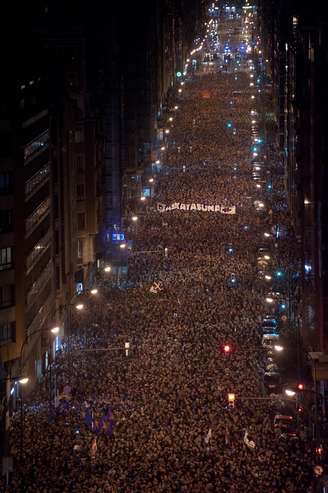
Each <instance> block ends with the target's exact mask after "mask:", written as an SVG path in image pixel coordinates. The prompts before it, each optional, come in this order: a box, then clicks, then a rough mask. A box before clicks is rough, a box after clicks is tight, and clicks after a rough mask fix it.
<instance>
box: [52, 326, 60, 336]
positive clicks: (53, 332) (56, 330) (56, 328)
mask: <svg viewBox="0 0 328 493" xmlns="http://www.w3.org/2000/svg"><path fill="white" fill-rule="evenodd" d="M50 332H51V333H52V334H55V335H56V334H59V332H60V327H58V326H56V327H53V328H52V329H50Z"/></svg>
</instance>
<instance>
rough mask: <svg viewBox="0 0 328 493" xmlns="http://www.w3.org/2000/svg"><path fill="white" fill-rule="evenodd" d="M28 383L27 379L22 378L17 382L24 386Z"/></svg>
mask: <svg viewBox="0 0 328 493" xmlns="http://www.w3.org/2000/svg"><path fill="white" fill-rule="evenodd" d="M28 381H29V378H28V377H23V378H20V379H19V380H18V382H19V383H20V384H21V385H26V384H27V383H28Z"/></svg>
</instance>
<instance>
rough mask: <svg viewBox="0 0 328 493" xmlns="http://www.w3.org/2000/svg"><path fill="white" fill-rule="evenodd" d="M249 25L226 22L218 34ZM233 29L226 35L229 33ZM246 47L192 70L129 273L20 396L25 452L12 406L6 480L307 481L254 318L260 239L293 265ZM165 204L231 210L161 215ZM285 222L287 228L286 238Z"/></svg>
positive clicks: (260, 486) (122, 488)
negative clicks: (10, 466)
mask: <svg viewBox="0 0 328 493" xmlns="http://www.w3.org/2000/svg"><path fill="white" fill-rule="evenodd" d="M240 22H241V19H234V20H222V23H225V26H224V28H225V30H224V32H227V30H228V31H229V29H231V30H232V29H233V28H234V27H235V26H236V25H237V24H238V23H240ZM238 40H239V38H238V36H237V35H235V36H234V35H231V36H230V40H229V42H230V45H231V46H232V47H234V46H235V45H236V43H238ZM223 41H224V40H223ZM200 53H201V54H202V52H200ZM200 56H201V55H200ZM253 58H254V57H253ZM250 59H251V55H249V56H248V57H247V58H246V57H245V58H244V60H243V62H242V64H241V65H240V67H238V65H237V64H235V63H234V62H233V61H231V62H230V63H229V67H228V69H227V70H225V69H224V70H223V69H221V68H220V63H221V61H220V59H219V61H218V62H216V63H215V64H214V65H213V66H212V69H210V70H209V69H208V67H206V70H202V69H199V70H198V72H197V73H196V74H195V75H193V77H190V78H187V80H186V83H185V85H184V86H183V92H182V93H181V94H180V95H179V97H178V100H177V106H178V109H176V110H172V112H171V113H170V115H172V116H173V121H172V122H171V123H170V127H169V128H170V134H169V135H168V136H167V138H166V140H165V142H164V143H163V147H164V146H165V150H163V151H162V157H161V161H162V170H161V172H160V173H159V174H157V175H156V177H155V183H156V184H155V187H154V189H155V193H154V196H153V198H152V199H150V200H148V203H146V204H142V207H144V213H143V214H142V216H140V220H139V221H138V224H137V226H136V227H135V228H134V233H133V237H132V238H131V239H132V240H133V249H132V251H131V252H129V254H128V255H129V265H128V267H129V269H128V279H129V281H131V286H130V287H129V288H128V289H118V288H117V289H112V288H105V285H104V288H103V289H104V290H105V289H106V291H103V292H102V295H101V296H102V299H101V300H100V301H99V305H97V306H96V307H95V308H94V309H92V308H91V307H90V308H89V314H87V315H83V317H84V318H83V319H81V318H80V319H77V318H73V320H72V327H73V333H72V335H71V337H70V338H69V339H67V340H66V341H65V343H64V345H63V348H62V349H61V350H60V351H59V352H58V354H57V357H56V360H55V362H54V363H53V365H52V380H51V382H50V377H49V373H48V376H47V378H46V379H45V383H44V385H42V386H41V387H39V386H38V388H37V389H36V390H35V391H34V392H33V394H31V395H30V396H29V397H28V398H27V399H26V405H25V409H24V428H23V449H22V450H21V449H20V438H21V432H22V430H21V428H20V419H19V415H18V416H17V418H14V419H13V424H12V430H11V453H12V455H13V456H14V458H15V464H17V465H16V466H15V471H14V473H13V475H12V481H11V483H10V485H9V486H8V487H7V489H5V486H4V485H3V488H4V490H5V491H7V492H8V493H9V492H18V491H24V492H30V493H66V492H67V493H82V492H85V493H104V492H110V493H119V492H121V493H139V492H140V493H141V492H143V493H160V492H163V493H172V492H176V493H204V492H205V493H214V492H220V493H221V492H222V493H223V492H227V493H228V492H231V493H232V492H239V491H243V492H244V493H247V492H249V493H251V492H252V493H253V492H254V491H259V492H261V493H287V492H304V491H309V490H308V487H309V484H310V480H311V469H310V466H311V461H312V456H311V452H310V450H309V448H308V446H307V443H306V441H305V439H303V438H302V437H301V436H299V437H298V438H297V439H295V440H290V439H288V438H284V439H282V438H281V436H279V434H277V432H276V430H275V429H274V426H273V414H274V410H273V407H272V405H271V401H270V400H269V399H263V397H267V393H266V392H265V389H264V386H263V380H262V378H261V375H262V373H263V368H264V367H265V365H266V364H267V362H268V355H267V352H266V351H265V350H264V348H263V347H262V345H261V338H260V334H259V331H258V326H259V322H260V321H261V319H262V318H263V316H264V315H265V314H266V312H267V307H266V303H265V294H266V292H267V291H268V289H269V288H268V285H267V284H265V283H263V282H261V281H260V280H259V279H258V266H257V262H256V258H257V252H258V248H259V247H260V246H263V245H264V246H265V247H266V248H268V249H269V250H271V251H272V252H273V254H272V257H273V262H276V263H277V265H281V266H282V267H283V268H285V269H288V268H289V266H290V262H291V261H292V260H293V257H292V255H293V253H292V251H291V249H290V242H289V240H288V238H289V236H288V235H289V234H290V228H289V226H288V211H287V210H286V208H285V200H284V198H285V197H284V192H283V188H282V187H283V184H282V180H281V177H280V175H279V174H277V175H276V174H275V166H274V164H275V163H274V162H273V161H270V159H271V157H269V153H268V155H266V144H265V143H263V144H261V145H258V146H257V147H259V148H260V149H259V150H258V154H259V157H258V159H259V160H260V161H261V162H262V163H263V167H264V169H265V170H264V171H263V173H262V178H263V179H262V181H260V182H258V181H255V180H253V177H252V171H253V169H254V163H252V161H253V159H254V158H253V156H252V153H253V150H252V147H253V146H254V145H255V144H256V140H255V138H256V135H257V136H259V135H262V136H263V135H264V134H265V127H264V126H263V122H262V120H261V94H260V93H258V92H257V87H258V86H255V87H253V86H250V85H249V84H250V80H252V78H250V74H252V66H250V65H251V64H250V63H249V60H250ZM199 60H200V61H201V58H200V59H199ZM253 63H254V65H256V60H255V61H254V62H253ZM235 68H236V69H237V70H235ZM254 70H255V71H256V70H257V67H255V68H254ZM253 95H255V98H252V96H253ZM254 115H255V116H254ZM252 122H253V123H252ZM254 122H255V123H254ZM270 139H271V140H274V137H272V136H270V135H266V141H270ZM254 143H255V144H254ZM268 145H269V144H268ZM270 156H272V159H273V158H274V153H273V152H271V153H270ZM269 181H270V183H272V186H273V190H272V191H271V190H269V191H268V190H267V188H266V183H267V182H269ZM257 185H260V186H259V187H258V186H257ZM256 200H259V201H263V203H264V204H265V207H264V211H257V210H256V209H255V207H254V201H256ZM275 200H277V201H278V202H279V204H281V206H279V207H276V206H275ZM158 202H160V203H164V204H171V203H174V202H176V203H188V204H190V203H201V204H206V205H212V204H219V205H226V206H235V207H236V213H235V214H224V213H221V212H205V211H197V210H192V211H184V210H170V211H166V212H159V211H158V210H157V208H156V204H157V203H158ZM275 207H276V209H277V210H275ZM276 221H279V223H280V224H283V225H284V227H285V232H286V234H285V238H283V239H281V243H282V245H280V244H279V246H275V245H274V243H275V241H276V240H275V238H274V234H273V229H272V228H273V227H274V225H275V224H276ZM265 232H268V234H267V236H264V233H265ZM279 241H280V240H279ZM138 252H143V253H138ZM279 255H281V257H280V256H279ZM99 307H100V308H99ZM90 312H91V313H90ZM79 316H80V315H79ZM76 317H77V316H76ZM127 343H128V344H127ZM224 345H229V348H231V351H229V353H228V354H226V353H225V352H224V351H223V347H224ZM54 388H55V389H56V390H58V392H56V391H55V390H54ZM50 391H51V394H50ZM55 393H56V394H57V393H58V395H57V396H56V399H52V397H53V395H54V394H55ZM228 393H234V394H235V397H236V401H235V405H234V407H232V406H231V405H229V403H228ZM49 396H50V398H51V399H50V400H49ZM20 453H22V454H23V456H22V460H21V459H20Z"/></svg>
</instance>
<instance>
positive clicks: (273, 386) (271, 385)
mask: <svg viewBox="0 0 328 493" xmlns="http://www.w3.org/2000/svg"><path fill="white" fill-rule="evenodd" d="M263 382H264V385H265V387H266V388H267V390H268V391H269V392H274V393H276V394H277V393H279V391H280V387H281V375H280V373H279V372H278V371H266V372H265V373H264V376H263Z"/></svg>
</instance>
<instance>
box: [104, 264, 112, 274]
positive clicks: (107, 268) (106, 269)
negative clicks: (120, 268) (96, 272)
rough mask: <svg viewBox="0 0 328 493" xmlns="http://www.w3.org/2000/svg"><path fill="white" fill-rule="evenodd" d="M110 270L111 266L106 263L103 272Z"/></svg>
mask: <svg viewBox="0 0 328 493" xmlns="http://www.w3.org/2000/svg"><path fill="white" fill-rule="evenodd" d="M111 270H112V268H111V267H110V266H109V265H106V267H104V272H110V271H111Z"/></svg>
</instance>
